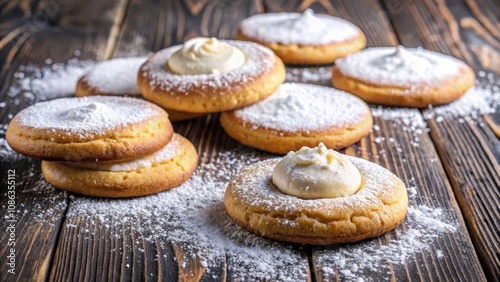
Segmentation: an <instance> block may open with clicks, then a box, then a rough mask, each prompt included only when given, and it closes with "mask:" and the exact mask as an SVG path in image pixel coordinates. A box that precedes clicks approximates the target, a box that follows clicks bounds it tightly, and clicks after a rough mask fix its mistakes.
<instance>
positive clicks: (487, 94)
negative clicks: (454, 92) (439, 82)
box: [424, 83, 500, 123]
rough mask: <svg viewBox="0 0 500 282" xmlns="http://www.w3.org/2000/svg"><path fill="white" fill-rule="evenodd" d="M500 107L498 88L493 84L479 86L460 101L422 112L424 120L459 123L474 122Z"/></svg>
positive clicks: (478, 84) (499, 90)
mask: <svg viewBox="0 0 500 282" xmlns="http://www.w3.org/2000/svg"><path fill="white" fill-rule="evenodd" d="M499 106H500V87H499V86H498V85H494V84H480V83H476V86H475V87H474V88H472V89H471V90H469V91H468V92H467V93H465V95H464V96H462V97H461V98H460V99H458V100H456V101H454V102H451V103H450V104H448V105H444V106H439V107H434V108H429V109H428V110H426V111H425V112H424V117H425V118H426V119H430V118H436V121H437V122H441V121H443V120H445V119H457V118H458V121H459V122H460V123H462V122H464V121H466V120H467V121H469V120H476V119H477V118H478V117H480V116H481V115H483V114H491V113H494V112H495V109H496V108H497V107H499Z"/></svg>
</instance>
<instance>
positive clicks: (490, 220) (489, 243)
mask: <svg viewBox="0 0 500 282" xmlns="http://www.w3.org/2000/svg"><path fill="white" fill-rule="evenodd" d="M384 2H385V3H388V2H390V1H389V0H386V1H384ZM484 2H485V3H486V2H488V3H489V5H482V4H485V3H483V1H481V2H478V3H474V2H473V1H467V3H465V2H464V1H442V0H440V1H430V0H429V1H427V0H426V1H412V2H406V1H403V2H401V5H402V9H401V11H400V12H399V13H389V16H390V18H391V20H392V22H393V25H394V28H395V30H396V33H397V35H398V37H399V39H400V40H401V43H402V44H404V45H408V46H423V47H425V48H427V49H431V50H435V51H438V52H442V53H445V54H449V55H452V56H455V57H458V58H460V59H463V60H465V61H466V62H467V63H469V64H470V65H471V66H472V67H473V68H474V69H475V71H476V73H478V72H479V71H487V72H495V73H496V74H497V75H498V74H500V70H499V69H498V66H499V65H500V43H499V42H500V41H499V39H498V37H497V35H498V34H497V33H498V30H495V29H494V28H493V26H497V25H498V24H499V21H498V17H497V18H495V17H493V16H492V14H491V13H492V12H493V11H498V8H499V5H498V2H496V4H494V3H493V2H494V1H493V2H490V1H484ZM469 8H470V9H471V10H470V9H469ZM428 124H429V127H430V129H431V136H432V138H433V141H434V143H435V145H436V148H437V150H438V152H439V155H440V157H441V160H442V162H443V164H444V166H445V169H446V172H447V173H448V175H449V176H450V182H451V184H452V187H453V189H454V192H455V195H456V198H457V200H458V202H459V204H460V207H461V209H462V212H463V215H464V217H465V220H466V222H467V227H468V228H469V231H470V234H471V236H472V239H473V242H474V245H475V247H476V250H477V251H478V254H479V257H480V259H481V261H482V265H483V267H484V268H485V270H486V272H487V274H488V277H489V278H490V279H492V280H499V279H500V256H499V251H498V250H499V249H500V233H499V232H498V230H500V210H498V206H499V203H500V194H499V193H498V192H499V187H500V177H499V174H500V170H499V166H498V159H497V158H496V157H495V155H498V154H499V152H500V149H499V148H500V142H499V140H498V139H497V138H496V137H495V136H494V135H493V133H492V132H491V131H490V130H489V129H488V128H487V127H486V126H483V125H484V124H485V122H484V120H483V119H481V118H479V119H478V120H477V121H476V122H465V123H460V122H459V121H458V120H457V119H444V120H443V121H440V122H437V121H436V119H431V120H429V121H428Z"/></svg>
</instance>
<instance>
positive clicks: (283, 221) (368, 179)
mask: <svg viewBox="0 0 500 282" xmlns="http://www.w3.org/2000/svg"><path fill="white" fill-rule="evenodd" d="M348 159H349V160H350V161H351V162H352V163H353V164H354V165H355V166H356V168H357V169H358V170H359V172H360V174H361V176H362V186H361V188H360V189H359V190H358V191H357V192H356V193H355V194H353V195H350V196H344V197H338V198H322V199H301V198H297V197H294V196H290V195H286V194H283V193H281V192H280V191H278V190H277V188H276V187H275V186H274V185H273V184H272V181H271V178H272V172H273V169H274V167H275V166H276V164H277V163H278V161H279V160H277V159H274V160H267V161H262V162H259V163H256V164H253V165H251V166H249V167H247V168H245V169H243V170H242V171H241V172H240V173H239V174H238V175H237V176H236V177H235V178H233V179H232V180H231V182H230V183H229V185H228V187H227V190H226V193H225V196H224V206H225V208H226V211H227V213H228V214H229V216H230V217H231V218H232V219H233V220H234V221H235V222H236V223H237V224H239V225H240V226H242V227H244V228H246V229H248V230H250V231H252V232H254V233H257V234H259V235H262V236H264V237H268V238H271V239H275V240H280V241H286V242H292V243H302V244H315V245H326V244H333V243H347V242H355V241H360V240H363V239H366V238H373V237H377V236H380V235H381V234H384V233H386V232H388V231H390V230H392V229H394V228H395V227H396V226H398V225H399V224H401V223H402V222H403V220H404V218H405V216H406V211H407V208H408V196H407V192H406V188H405V186H404V184H403V182H402V181H401V180H400V179H399V178H398V177H397V176H395V175H394V174H392V173H391V172H389V171H388V170H386V169H384V168H382V167H381V166H378V165H376V164H374V163H371V162H369V161H366V160H363V159H360V158H355V157H348Z"/></svg>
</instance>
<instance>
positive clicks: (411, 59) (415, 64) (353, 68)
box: [335, 46, 466, 93]
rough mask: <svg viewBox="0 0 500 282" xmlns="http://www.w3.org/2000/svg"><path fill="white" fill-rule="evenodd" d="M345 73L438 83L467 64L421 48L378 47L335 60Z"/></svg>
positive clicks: (414, 84) (414, 85)
mask: <svg viewBox="0 0 500 282" xmlns="http://www.w3.org/2000/svg"><path fill="white" fill-rule="evenodd" d="M335 64H336V66H337V67H338V69H339V71H340V72H341V73H343V74H344V75H347V76H349V77H353V78H356V79H360V80H362V81H368V82H372V83H377V84H384V85H392V86H399V87H405V88H408V91H407V92H408V93H415V92H416V91H419V89H420V88H419V87H422V86H425V85H436V84H437V83H440V82H441V81H444V80H447V79H449V78H452V77H454V76H457V75H458V74H459V73H460V70H461V69H463V68H465V67H466V65H465V64H464V63H463V62H461V61H459V60H457V59H455V58H453V57H450V56H446V55H443V54H440V53H436V52H432V51H429V50H425V49H421V48H404V47H402V46H399V47H397V48H396V47H375V48H368V49H365V50H363V51H360V52H358V53H355V54H351V55H348V56H346V57H344V58H340V59H338V60H337V61H335Z"/></svg>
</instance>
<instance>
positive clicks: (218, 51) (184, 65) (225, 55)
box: [167, 37, 246, 74]
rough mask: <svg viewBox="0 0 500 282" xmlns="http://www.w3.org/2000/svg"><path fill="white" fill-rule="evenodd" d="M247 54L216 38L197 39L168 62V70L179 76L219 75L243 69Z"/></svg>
mask: <svg viewBox="0 0 500 282" xmlns="http://www.w3.org/2000/svg"><path fill="white" fill-rule="evenodd" d="M245 61H246V58H245V54H244V53H243V52H242V51H241V50H240V49H238V48H236V47H235V46H232V45H230V44H228V43H225V42H221V41H219V40H217V39H216V38H214V37H211V38H206V37H197V38H193V39H190V40H188V41H186V42H185V43H184V45H182V48H181V49H179V50H177V52H175V53H174V54H173V55H172V56H171V57H170V58H169V60H168V62H167V66H168V68H169V69H170V70H171V71H173V72H175V73H178V74H219V73H226V72H229V71H232V70H234V69H237V68H239V67H241V66H242V65H243V64H244V63H245Z"/></svg>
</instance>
